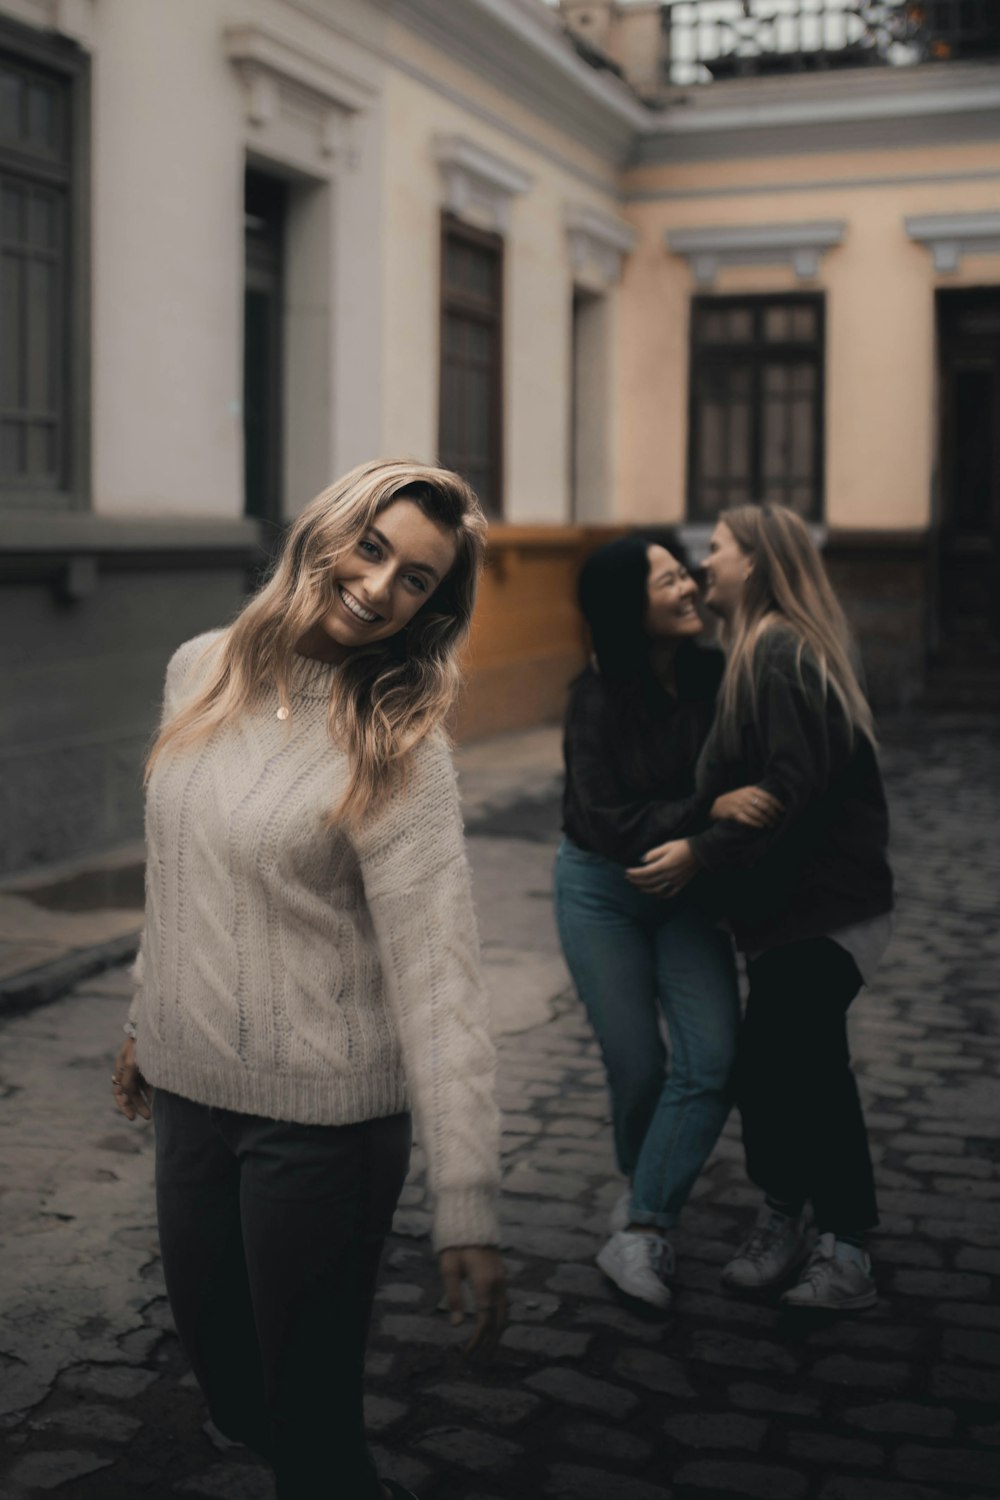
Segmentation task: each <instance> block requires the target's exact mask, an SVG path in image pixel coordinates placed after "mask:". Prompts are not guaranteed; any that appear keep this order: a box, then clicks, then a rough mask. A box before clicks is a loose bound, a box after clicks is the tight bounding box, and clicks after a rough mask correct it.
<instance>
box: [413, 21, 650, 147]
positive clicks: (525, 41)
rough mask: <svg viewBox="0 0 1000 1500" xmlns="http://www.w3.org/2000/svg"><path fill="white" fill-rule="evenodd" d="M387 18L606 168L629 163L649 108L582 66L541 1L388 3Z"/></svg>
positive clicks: (617, 82) (621, 87) (616, 80)
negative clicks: (550, 126)
mask: <svg viewBox="0 0 1000 1500" xmlns="http://www.w3.org/2000/svg"><path fill="white" fill-rule="evenodd" d="M388 14H389V17H390V19H391V20H393V21H397V22H399V23H400V24H401V25H402V26H403V27H405V28H406V29H407V30H409V31H411V32H413V33H415V34H416V35H417V36H419V37H421V38H423V39H424V40H425V41H428V42H430V43H431V44H432V45H433V46H434V47H435V48H436V49H437V50H439V51H440V52H441V53H442V54H443V55H444V56H445V57H448V58H451V59H453V60H454V61H456V62H458V63H460V64H461V65H462V66H463V67H464V68H467V69H468V70H469V71H470V73H471V74H472V75H473V77H474V78H477V79H481V80H483V81H484V82H486V83H488V84H491V85H493V86H494V87H496V88H498V89H499V90H500V91H501V92H502V94H503V95H504V97H506V98H510V99H516V100H517V101H518V102H519V103H521V104H523V105H524V106H526V107H527V108H528V109H530V110H531V111H532V113H533V114H534V115H536V116H538V117H540V118H542V119H545V120H548V121H550V122H551V123H553V124H554V125H556V126H557V128H558V129H560V130H562V131H565V133H566V134H567V135H568V136H569V137H570V138H571V139H572V140H573V141H575V142H579V143H580V144H582V145H584V146H586V147H587V148H588V149H590V150H593V151H595V152H596V153H598V154H599V156H600V157H601V158H602V160H603V161H604V162H607V163H608V164H609V165H612V166H614V167H616V168H618V167H621V166H623V165H624V164H625V163H626V162H627V161H628V160H629V158H630V156H631V153H632V151H633V148H634V143H635V139H636V136H637V135H638V133H639V132H640V131H641V130H643V129H644V126H645V122H646V118H647V115H648V109H647V108H646V106H644V105H643V104H641V103H640V102H639V100H638V99H637V98H636V97H635V96H634V95H633V94H632V92H631V90H630V89H629V88H628V86H627V85H626V84H625V83H623V82H622V80H621V79H620V78H617V77H615V76H614V75H613V74H610V73H604V72H599V71H598V70H597V69H596V68H593V67H591V65H590V64H589V63H586V62H584V61H583V59H582V58H581V57H580V56H579V54H578V53H577V51H576V49H575V47H574V46H573V44H572V43H571V42H570V40H569V38H568V36H567V35H566V32H565V28H564V26H563V24H562V21H561V20H560V18H559V16H558V14H557V13H556V12H555V11H554V10H552V9H550V8H549V7H548V6H546V5H544V4H541V3H540V0H388ZM394 50H395V53H396V56H395V57H394V58H393V60H394V61H396V62H397V63H398V64H399V65H400V66H403V67H404V68H405V67H406V58H405V53H404V52H403V50H402V48H401V47H397V48H396V49H394Z"/></svg>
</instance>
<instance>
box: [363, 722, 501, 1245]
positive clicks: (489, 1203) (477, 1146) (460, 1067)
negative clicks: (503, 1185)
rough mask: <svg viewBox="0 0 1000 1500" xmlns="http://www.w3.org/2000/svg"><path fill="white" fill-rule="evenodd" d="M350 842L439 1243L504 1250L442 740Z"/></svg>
mask: <svg viewBox="0 0 1000 1500" xmlns="http://www.w3.org/2000/svg"><path fill="white" fill-rule="evenodd" d="M353 841H354V844H355V848H356V851H357V855H358V859H359V862H360V865H361V872H362V877H363V880H364V886H365V896H366V900H367V904H368V908H369V911H370V913H371V918H372V923H373V926H374V929H375V937H376V942H377V944H378V949H379V956H380V960H381V963H382V969H383V976H384V982H385V986H386V993H387V996H388V1000H389V1004H390V1006H391V1009H392V1013H393V1017H394V1020H395V1023H396V1026H397V1028H398V1032H399V1036H400V1041H401V1045H402V1049H403V1059H404V1065H405V1069H406V1076H407V1083H408V1085H409V1089H410V1095H411V1099H412V1102H413V1109H414V1114H415V1117H416V1128H417V1134H418V1136H419V1138H420V1140H421V1143H422V1144H423V1147H424V1150H425V1152H426V1154H427V1166H428V1179H429V1182H430V1187H431V1191H432V1193H433V1196H434V1232H433V1238H434V1245H435V1248H436V1249H437V1250H442V1249H444V1248H446V1247H447V1246H449V1245H495V1244H496V1243H497V1241H498V1238H499V1235H498V1228H497V1217H496V1197H497V1192H498V1189H499V1177H500V1169H499V1116H498V1111H497V1106H496V1101H495V1097H494V1083H495V1072H496V1058H495V1053H494V1048H493V1044H492V1041H491V1040H490V1035H489V1029H488V1001H487V995H486V990H485V986H484V984H483V979H482V974H481V970H480V960H479V937H478V929H477V924H476V914H475V910H474V907H473V901H472V889H471V882H470V877H469V868H468V863H467V860H466V854H465V844H464V838H463V832H462V819H461V812H460V808H459V798H458V786H457V783H456V779H455V772H454V767H453V765H452V760H451V755H450V752H449V750H448V747H447V744H446V742H445V739H444V736H443V735H440V734H433V735H430V736H428V738H427V739H426V740H425V741H424V742H423V743H422V744H421V745H420V746H418V748H417V749H416V750H415V751H414V753H413V755H412V756H411V761H410V766H409V775H408V776H407V778H406V781H405V783H404V784H403V785H401V787H400V788H399V790H398V791H397V792H396V793H395V794H394V796H393V798H392V800H391V801H390V803H389V805H388V806H387V807H386V808H385V809H384V810H383V811H382V812H381V813H380V814H379V815H378V816H377V817H375V818H373V819H372V820H371V821H370V822H369V823H368V824H367V825H365V826H364V827H363V828H362V829H361V830H360V831H359V832H358V833H356V834H355V835H354V836H353Z"/></svg>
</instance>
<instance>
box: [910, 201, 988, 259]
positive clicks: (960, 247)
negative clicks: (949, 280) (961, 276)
mask: <svg viewBox="0 0 1000 1500" xmlns="http://www.w3.org/2000/svg"><path fill="white" fill-rule="evenodd" d="M903 223H904V225H905V226H906V232H907V234H908V235H909V237H910V239H911V240H916V241H917V243H918V244H920V245H926V246H927V249H928V250H929V251H930V252H931V255H932V256H933V257H934V269H935V271H939V272H942V273H948V272H950V271H957V270H958V269H959V267H960V266H961V264H962V256H963V255H975V254H977V253H982V252H983V251H991V250H1000V213H995V214H988V213H978V214H919V215H916V216H914V217H912V218H907V219H904V220H903Z"/></svg>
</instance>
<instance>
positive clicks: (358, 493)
mask: <svg viewBox="0 0 1000 1500" xmlns="http://www.w3.org/2000/svg"><path fill="white" fill-rule="evenodd" d="M485 539H486V522H485V518H484V517H483V514H482V511H481V509H480V507H479V503H478V501H477V500H476V497H475V495H474V494H473V493H472V491H471V490H470V489H469V487H468V485H467V484H465V483H464V481H463V480H462V479H460V478H459V476H458V475H457V474H452V473H450V472H449V471H447V470H444V469H435V468H428V467H425V466H421V465H417V464H412V463H406V462H402V463H395V462H375V463H369V464H362V465H361V466H359V467H358V468H357V469H354V470H352V471H351V473H349V474H347V475H345V476H344V477H343V478H342V479H341V480H339V481H338V482H337V483H335V484H333V485H331V486H330V488H329V489H327V490H324V491H323V493H322V494H320V495H318V496H317V497H316V499H315V500H313V501H312V503H311V504H310V505H308V506H307V507H306V509H305V510H304V511H303V512H302V514H301V515H300V516H299V517H298V519H297V520H296V522H295V524H294V525H293V526H292V528H291V531H290V533H289V537H288V541H287V543H286V546H285V548H284V551H283V553H282V556H281V558H280V560H279V563H278V566H277V568H276V570H275V573H274V576H273V577H272V578H271V580H270V581H269V582H268V583H266V584H265V585H264V587H263V588H262V589H261V590H260V592H259V593H258V594H257V595H256V596H255V597H254V598H253V599H251V600H250V602H249V603H248V604H247V605H246V607H245V608H244V610H243V611H242V612H241V614H240V615H239V617H238V618H237V619H236V621H235V622H234V623H233V624H232V625H230V626H229V628H228V629H227V630H224V631H216V632H213V633H212V634H210V635H207V636H203V637H200V638H199V639H196V640H194V641H188V642H187V643H186V644H185V645H183V646H181V647H180V648H179V650H178V651H176V652H175V654H174V656H173V658H172V659H171V662H170V665H169V667H168V669H167V680H166V693H165V700H164V719H163V724H162V727H161V730H160V735H159V738H158V739H157V741H156V743H155V745H154V746H153V749H152V752H151V755H150V759H149V762H148V765H147V796H146V843H147V874H146V923H145V929H144V933H143V946H142V957H143V966H142V972H141V974H140V975H138V976H137V977H138V978H139V984H138V988H137V992H136V996H135V1000H134V1002H133V1005H132V1009H131V1012H130V1020H129V1022H128V1024H127V1026H126V1030H127V1031H128V1032H129V1038H128V1040H127V1041H126V1042H125V1043H124V1044H123V1046H122V1048H121V1051H120V1052H119V1054H118V1058H117V1061H116V1066H115V1073H114V1077H113V1080H112V1081H113V1086H114V1090H115V1102H116V1104H117V1106H118V1108H119V1109H120V1110H121V1112H122V1113H123V1114H124V1115H125V1116H126V1117H127V1118H128V1119H130V1120H132V1119H135V1118H136V1116H137V1115H139V1116H142V1117H143V1118H147V1119H148V1118H149V1115H150V1094H149V1089H148V1085H153V1097H152V1113H153V1115H154V1116H155V1121H156V1197H157V1216H158V1220H159V1228H160V1244H161V1249H162V1256H163V1270H164V1276H165V1278H166V1284H167V1293H168V1296H169V1298H170V1305H171V1308H172V1310H173V1314H174V1320H175V1322H176V1325H177V1331H178V1334H179V1335H180V1339H181V1342H182V1344H183V1345H184V1348H185V1351H186V1353H187V1355H188V1357H189V1359H190V1361H191V1364H192V1367H193V1369H194V1372H195V1374H196V1376H197V1378H198V1381H199V1384H200V1385H201V1387H202V1390H203V1392H204V1394H205V1397H206V1399H207V1402H208V1406H209V1410H210V1412H211V1414H212V1417H213V1419H214V1421H215V1423H216V1426H217V1427H219V1428H220V1429H221V1431H222V1432H223V1433H225V1434H226V1435H227V1436H228V1437H230V1438H233V1439H236V1440H238V1441H240V1442H243V1443H246V1444H248V1445H249V1446H250V1447H253V1448H255V1449H257V1450H258V1451H259V1452H260V1453H262V1454H263V1455H264V1456H265V1457H267V1458H268V1459H269V1460H270V1462H271V1463H272V1464H273V1466H274V1470H275V1475H276V1479H277V1494H278V1500H317V1497H319V1496H332V1495H334V1494H337V1495H343V1496H345V1497H350V1500H393V1497H400V1500H401V1497H403V1496H409V1493H410V1492H409V1491H407V1490H404V1489H403V1488H402V1487H401V1486H400V1485H398V1484H395V1483H393V1482H392V1481H391V1480H386V1481H381V1480H380V1479H379V1477H378V1475H377V1474H376V1472H375V1467H374V1464H373V1461H372V1456H371V1454H370V1452H369V1450H368V1446H367V1444H366V1441H365V1431H364V1420H363V1411H362V1376H363V1369H364V1348H365V1338H366V1334H367V1329H368V1320H369V1316H370V1313H371V1307H372V1299H373V1296H374V1292H375V1279H376V1275H377V1271H378V1263H379V1256H380V1252H381V1249H382V1245H383V1242H384V1240H385V1236H386V1234H387V1233H388V1231H389V1228H390V1225H391V1222H392V1215H393V1210H394V1208H395V1205H396V1201H397V1199H398V1197H399V1193H400V1189H401V1188H402V1185H403V1181H404V1178H405V1176H406V1170H407V1163H408V1160H409V1152H410V1110H411V1108H412V1109H413V1111H414V1113H415V1115H416V1121H417V1129H418V1133H419V1136H420V1140H421V1144H422V1146H423V1148H424V1151H425V1153H426V1157H427V1165H428V1179H429V1182H430V1187H431V1190H432V1194H433V1199H434V1222H433V1238H434V1245H435V1248H436V1250H437V1251H438V1254H439V1261H440V1270H441V1274H442V1278H443V1281H444V1287H445V1292H446V1295H447V1299H448V1302H449V1304H450V1307H451V1309H452V1321H453V1322H457V1323H460V1322H461V1321H462V1319H463V1310H462V1295H461V1294H462V1281H463V1279H467V1280H468V1281H469V1282H470V1284H471V1288H472V1291H473V1293H474V1296H475V1304H476V1330H475V1333H474V1336H473V1342H474V1343H475V1342H481V1341H482V1340H483V1339H485V1338H491V1337H494V1336H495V1335H496V1334H497V1333H498V1331H499V1328H500V1327H501V1326H502V1323H503V1317H504V1290H503V1266H502V1262H501V1260H500V1257H499V1255H498V1252H497V1250H496V1248H495V1246H496V1241H497V1223H496V1207H495V1199H496V1193H497V1186H498V1178H499V1171H498V1141H497V1137H498V1129H497V1110H496V1105H495V1102H494V1098H493V1074H494V1054H493V1048H492V1044H491V1042H490V1038H489V1033H488V1029H487V1024H486V1020H487V1017H486V997H485V990H484V987H483V984H482V980H481V977H480V972H479V963H478V941H477V935H476V918H475V912H474V910H473V905H472V899H471V892H470V886H469V878H468V869H467V864H466V859H465V851H464V844H463V839H462V822H461V816H460V812H459V805H458V793H457V788H456V785H455V776H454V771H453V768H452V763H451V756H450V752H449V748H448V744H447V741H446V739H445V737H444V734H443V732H442V729H441V721H442V719H443V718H444V716H445V715H446V713H447V711H448V708H449V707H450V705H451V702H452V700H453V697H454V691H455V688H456V686H457V682H458V665H457V656H458V653H459V651H460V649H461V647H462V645H463V643H464V641H465V639H466V636H467V633H468V627H469V622H470V617H471V614H472V609H473V605H474V603H475V597H476V587H477V582H478V578H479V574H480V570H481V566H482V558H483V552H484V548H485ZM410 1500H412V1496H411V1497H410Z"/></svg>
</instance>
